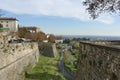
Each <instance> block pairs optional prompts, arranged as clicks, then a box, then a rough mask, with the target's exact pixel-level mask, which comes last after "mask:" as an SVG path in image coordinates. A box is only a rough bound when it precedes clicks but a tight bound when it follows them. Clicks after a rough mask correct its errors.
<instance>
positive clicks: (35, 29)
mask: <svg viewBox="0 0 120 80" xmlns="http://www.w3.org/2000/svg"><path fill="white" fill-rule="evenodd" d="M20 29H25V30H26V31H27V32H30V33H38V32H40V28H38V27H35V26H23V27H20Z"/></svg>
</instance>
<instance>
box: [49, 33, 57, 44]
mask: <svg viewBox="0 0 120 80" xmlns="http://www.w3.org/2000/svg"><path fill="white" fill-rule="evenodd" d="M48 41H49V42H52V43H54V42H55V36H54V35H52V34H51V35H50V36H49V38H48Z"/></svg>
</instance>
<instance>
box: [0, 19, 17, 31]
mask: <svg viewBox="0 0 120 80" xmlns="http://www.w3.org/2000/svg"><path fill="white" fill-rule="evenodd" d="M0 24H2V26H3V28H8V29H9V31H10V32H17V31H18V20H17V19H16V18H8V17H0Z"/></svg>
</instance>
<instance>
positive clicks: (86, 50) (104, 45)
mask: <svg viewBox="0 0 120 80" xmlns="http://www.w3.org/2000/svg"><path fill="white" fill-rule="evenodd" d="M119 45H120V41H81V42H80V53H79V58H78V64H77V65H78V66H77V73H76V77H77V80H120V47H119ZM116 46H117V47H116Z"/></svg>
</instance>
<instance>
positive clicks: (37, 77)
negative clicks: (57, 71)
mask: <svg viewBox="0 0 120 80" xmlns="http://www.w3.org/2000/svg"><path fill="white" fill-rule="evenodd" d="M26 78H27V80H64V79H63V78H62V77H60V76H59V75H52V74H48V73H47V72H44V73H34V74H27V75H26Z"/></svg>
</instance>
